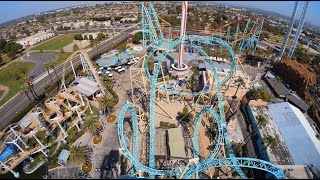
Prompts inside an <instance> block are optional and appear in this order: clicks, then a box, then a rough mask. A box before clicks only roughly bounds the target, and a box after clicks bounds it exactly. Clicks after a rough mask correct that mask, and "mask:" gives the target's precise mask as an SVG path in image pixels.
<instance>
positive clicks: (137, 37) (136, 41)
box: [132, 32, 142, 44]
mask: <svg viewBox="0 0 320 180" xmlns="http://www.w3.org/2000/svg"><path fill="white" fill-rule="evenodd" d="M140 40H142V32H138V33H136V34H134V35H133V37H132V43H133V44H139V42H140Z"/></svg>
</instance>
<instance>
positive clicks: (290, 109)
mask: <svg viewBox="0 0 320 180" xmlns="http://www.w3.org/2000/svg"><path fill="white" fill-rule="evenodd" d="M268 107H269V110H270V114H271V116H272V119H273V120H274V122H275V123H276V125H277V127H278V129H279V131H280V133H281V135H282V137H283V139H284V141H285V142H286V145H287V147H288V149H289V152H290V154H291V157H292V159H293V162H294V164H295V165H305V164H314V165H315V166H317V167H320V140H319V139H317V137H316V133H315V132H314V130H313V129H312V127H311V126H310V124H309V122H308V120H307V119H306V118H305V116H304V115H303V114H302V112H301V111H300V110H299V109H298V108H296V107H295V106H293V105H291V104H290V103H288V102H282V103H276V104H270V105H268Z"/></svg>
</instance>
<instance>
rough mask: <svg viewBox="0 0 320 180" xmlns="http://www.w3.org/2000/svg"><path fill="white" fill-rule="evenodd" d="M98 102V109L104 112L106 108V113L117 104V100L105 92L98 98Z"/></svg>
mask: <svg viewBox="0 0 320 180" xmlns="http://www.w3.org/2000/svg"><path fill="white" fill-rule="evenodd" d="M98 102H99V106H100V109H101V110H102V111H103V113H104V114H105V111H106V110H107V111H108V113H110V109H111V108H113V107H114V106H115V105H116V104H117V102H115V101H114V100H113V99H111V98H109V97H108V96H107V95H106V94H104V95H102V96H101V97H100V98H99V99H98Z"/></svg>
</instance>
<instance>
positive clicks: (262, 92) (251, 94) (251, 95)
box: [246, 88, 271, 102]
mask: <svg viewBox="0 0 320 180" xmlns="http://www.w3.org/2000/svg"><path fill="white" fill-rule="evenodd" d="M246 98H247V99H248V100H249V101H250V100H257V99H262V100H263V101H267V102H270V99H271V95H270V94H269V93H268V92H267V90H266V89H264V88H257V89H250V90H249V91H248V92H247V93H246Z"/></svg>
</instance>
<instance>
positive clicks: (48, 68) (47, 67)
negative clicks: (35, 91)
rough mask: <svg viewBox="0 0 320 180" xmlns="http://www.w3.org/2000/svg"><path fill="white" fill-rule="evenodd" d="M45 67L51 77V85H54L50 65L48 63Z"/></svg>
mask: <svg viewBox="0 0 320 180" xmlns="http://www.w3.org/2000/svg"><path fill="white" fill-rule="evenodd" d="M44 67H45V68H46V70H47V72H48V75H49V77H50V80H51V83H52V85H53V80H52V77H51V74H50V72H49V71H50V65H49V63H46V64H44Z"/></svg>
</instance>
